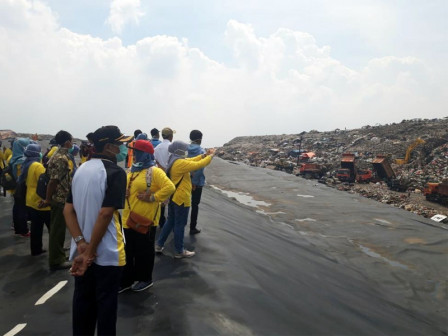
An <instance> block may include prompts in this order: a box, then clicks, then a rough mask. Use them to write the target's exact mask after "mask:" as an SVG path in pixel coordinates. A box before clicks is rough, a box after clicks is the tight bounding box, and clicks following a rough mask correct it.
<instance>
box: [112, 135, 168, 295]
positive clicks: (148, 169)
mask: <svg viewBox="0 0 448 336" xmlns="http://www.w3.org/2000/svg"><path fill="white" fill-rule="evenodd" d="M131 148H132V150H133V152H134V155H133V160H134V163H133V165H132V167H131V171H130V172H129V173H128V177H127V180H128V182H127V191H126V202H125V208H124V210H123V229H124V230H123V231H124V234H125V238H126V245H125V251H126V266H125V267H124V271H123V276H122V280H121V286H120V289H119V291H118V292H119V293H122V292H124V291H125V290H128V289H132V290H133V291H135V292H140V291H143V290H145V289H147V288H149V287H152V285H153V281H152V271H153V269H154V243H155V236H156V230H157V225H158V224H159V218H160V203H161V202H164V201H165V200H166V199H168V198H169V197H170V196H171V194H172V193H173V192H174V184H173V183H172V182H171V180H170V179H169V178H168V177H167V176H166V174H165V172H164V171H163V170H162V169H160V168H157V167H154V164H155V161H154V156H153V154H154V148H153V146H152V145H151V143H150V142H149V141H147V140H136V141H135V142H134V143H133V145H132V147H131ZM131 210H132V211H133V212H135V213H138V214H139V215H142V216H144V217H146V218H149V219H151V220H153V222H154V225H153V226H151V227H150V229H149V232H148V233H146V234H142V233H140V232H137V231H134V230H133V229H131V228H129V227H128V226H127V225H126V222H127V220H128V218H129V214H130V212H131Z"/></svg>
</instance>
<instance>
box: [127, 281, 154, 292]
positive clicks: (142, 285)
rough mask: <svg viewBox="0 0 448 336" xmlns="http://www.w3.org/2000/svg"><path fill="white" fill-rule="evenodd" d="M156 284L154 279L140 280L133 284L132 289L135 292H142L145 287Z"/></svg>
mask: <svg viewBox="0 0 448 336" xmlns="http://www.w3.org/2000/svg"><path fill="white" fill-rule="evenodd" d="M153 285H154V282H152V281H138V282H136V283H135V284H133V285H132V288H131V289H132V290H133V291H134V292H141V291H144V290H145V289H148V288H150V287H152V286H153Z"/></svg>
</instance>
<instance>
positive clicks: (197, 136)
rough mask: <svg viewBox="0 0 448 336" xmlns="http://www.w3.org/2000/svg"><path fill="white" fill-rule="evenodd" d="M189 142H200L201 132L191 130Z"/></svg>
mask: <svg viewBox="0 0 448 336" xmlns="http://www.w3.org/2000/svg"><path fill="white" fill-rule="evenodd" d="M190 140H191V141H197V140H202V132H201V131H198V130H192V131H191V132H190Z"/></svg>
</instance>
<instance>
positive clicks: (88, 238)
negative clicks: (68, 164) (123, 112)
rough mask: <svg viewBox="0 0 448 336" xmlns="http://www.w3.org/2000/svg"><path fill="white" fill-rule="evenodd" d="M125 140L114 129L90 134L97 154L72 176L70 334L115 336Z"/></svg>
mask: <svg viewBox="0 0 448 336" xmlns="http://www.w3.org/2000/svg"><path fill="white" fill-rule="evenodd" d="M130 139H131V138H130V137H125V136H124V135H123V134H122V133H121V132H120V129H119V128H118V127H116V126H104V127H101V128H99V129H97V130H96V131H95V133H93V143H94V146H95V153H94V154H93V155H92V158H91V159H90V160H89V161H87V162H85V163H83V164H82V165H81V166H80V167H79V168H78V169H77V171H76V174H75V176H74V178H73V183H72V186H71V190H70V192H69V194H68V197H67V201H66V203H65V208H64V216H65V221H66V223H67V228H68V229H69V231H70V233H71V235H72V237H73V239H72V246H71V250H70V259H71V260H73V265H72V268H71V269H70V272H71V274H72V275H74V276H75V291H74V294H73V319H72V320H73V335H94V334H95V329H96V327H97V332H98V335H115V334H116V321H117V304H118V288H119V286H120V280H121V272H122V269H123V266H124V265H125V264H126V256H125V250H124V239H123V232H122V224H121V217H120V214H119V212H118V210H119V209H123V208H124V202H125V194H126V173H125V172H124V170H123V169H122V168H120V167H118V166H117V160H116V155H117V154H119V153H120V145H121V144H122V143H123V142H128V141H129V140H130Z"/></svg>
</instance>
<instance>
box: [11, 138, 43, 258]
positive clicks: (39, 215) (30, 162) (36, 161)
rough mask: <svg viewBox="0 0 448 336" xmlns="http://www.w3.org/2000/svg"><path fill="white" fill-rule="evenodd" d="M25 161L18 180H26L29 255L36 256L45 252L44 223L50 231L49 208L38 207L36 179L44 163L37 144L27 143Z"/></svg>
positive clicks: (41, 172)
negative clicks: (29, 222)
mask: <svg viewBox="0 0 448 336" xmlns="http://www.w3.org/2000/svg"><path fill="white" fill-rule="evenodd" d="M24 156H25V161H24V162H23V164H22V174H20V177H19V182H20V181H23V180H25V181H26V187H27V188H26V207H27V211H28V219H29V220H30V221H31V239H30V247H31V255H32V256H38V255H40V254H42V253H44V252H46V251H45V250H44V249H43V248H42V233H43V229H44V224H45V226H46V227H47V230H48V232H50V210H51V208H50V207H49V206H48V207H45V208H39V203H40V202H41V201H42V199H41V198H40V197H39V196H38V195H37V193H36V188H37V181H38V180H39V176H40V175H41V174H43V173H45V168H44V165H43V164H42V163H41V158H42V153H41V147H40V145H38V144H29V145H28V146H26V149H25V153H24Z"/></svg>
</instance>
